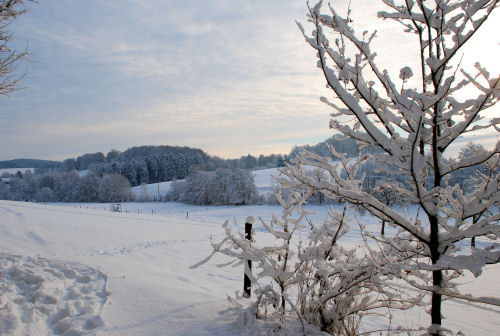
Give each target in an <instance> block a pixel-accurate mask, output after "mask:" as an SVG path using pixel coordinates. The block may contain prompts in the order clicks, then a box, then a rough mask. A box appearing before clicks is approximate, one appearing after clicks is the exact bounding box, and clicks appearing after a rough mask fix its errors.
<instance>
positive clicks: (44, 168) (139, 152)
mask: <svg viewBox="0 0 500 336" xmlns="http://www.w3.org/2000/svg"><path fill="white" fill-rule="evenodd" d="M328 145H332V146H333V147H334V148H335V150H336V151H338V152H342V153H346V154H347V155H348V156H350V157H353V156H357V155H359V153H364V152H366V151H370V148H363V149H360V148H359V146H358V145H357V144H356V142H355V141H353V140H352V139H344V138H343V137H341V136H339V135H334V136H332V137H330V138H329V139H327V140H325V141H323V142H320V143H318V144H316V145H312V146H311V145H306V146H296V147H294V148H293V149H292V151H291V152H290V154H285V155H281V154H271V155H259V156H252V155H246V156H242V157H240V158H239V159H222V158H220V157H217V156H211V155H208V154H207V153H205V152H204V151H202V150H201V149H196V148H190V147H178V146H139V147H132V148H129V149H127V150H125V151H124V152H119V151H117V150H114V149H113V150H111V151H109V152H108V153H107V154H106V155H104V154H103V153H101V152H98V153H90V154H84V155H81V156H78V157H77V158H69V159H66V160H64V161H61V162H60V161H47V160H34V159H16V160H9V161H0V168H35V173H45V172H49V171H58V172H71V171H73V170H78V171H82V170H89V171H91V172H94V173H96V174H97V175H99V176H100V177H102V176H105V175H109V174H120V175H122V176H124V177H125V178H126V179H127V180H128V181H129V183H130V185H131V186H136V185H141V184H144V183H156V182H164V181H171V180H175V179H184V178H186V176H188V173H189V171H190V170H191V169H193V168H196V169H203V170H206V171H215V170H216V169H218V168H224V169H237V168H239V169H258V168H273V167H283V166H284V165H285V163H286V162H289V161H290V160H291V159H293V158H294V157H295V156H296V155H297V153H299V152H300V151H301V150H304V149H306V150H308V151H311V152H314V153H317V154H319V155H326V154H327V153H328Z"/></svg>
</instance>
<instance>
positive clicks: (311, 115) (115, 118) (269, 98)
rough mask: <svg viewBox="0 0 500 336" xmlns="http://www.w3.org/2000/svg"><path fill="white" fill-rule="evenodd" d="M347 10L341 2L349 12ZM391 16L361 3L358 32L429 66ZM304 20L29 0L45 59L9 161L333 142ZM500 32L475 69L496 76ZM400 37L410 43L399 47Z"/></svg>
mask: <svg viewBox="0 0 500 336" xmlns="http://www.w3.org/2000/svg"><path fill="white" fill-rule="evenodd" d="M348 3H349V2H348V1H339V2H336V4H339V5H340V6H341V7H342V6H343V7H342V9H341V10H347V4H348ZM382 8H383V5H381V4H380V3H379V2H377V1H371V0H370V1H368V0H363V1H352V18H353V20H354V27H355V29H356V30H357V31H360V32H361V31H363V30H365V29H367V30H370V31H371V30H374V29H377V30H378V38H377V40H376V42H375V44H374V48H376V49H377V53H378V55H379V56H378V57H377V60H378V61H379V62H380V63H381V64H382V65H383V66H381V67H382V68H384V66H385V67H387V68H388V69H389V71H391V72H393V73H396V74H397V73H398V72H399V69H400V68H401V67H403V66H405V65H411V66H412V67H416V66H418V59H417V58H414V59H412V58H408V57H409V56H408V55H409V52H408V50H410V49H411V48H412V46H413V44H412V42H410V41H409V40H408V38H407V36H406V35H404V34H403V32H402V29H401V27H399V26H398V25H397V24H387V23H386V22H382V21H381V20H377V19H376V18H375V15H376V12H377V10H380V9H382ZM306 11H307V7H306V3H305V1H302V0H276V1H272V2H269V1H264V0H255V1H246V2H231V1H222V0H207V1H203V2H200V1H194V0H190V1H181V2H180V1H152V0H147V1H146V0H144V1H132V0H127V1H119V2H116V1H113V2H111V1H109V2H108V1H97V0H89V1H70V0H58V1H50V2H49V1H46V2H39V3H38V4H36V5H31V6H30V12H29V13H28V14H26V15H24V16H22V17H20V18H19V20H17V21H16V22H14V24H13V25H12V26H11V27H12V31H13V34H14V35H15V37H16V40H15V43H16V45H17V46H18V48H24V47H26V43H28V48H29V50H30V52H31V53H32V56H31V58H32V59H33V60H34V62H28V63H23V64H21V65H20V67H19V73H20V74H21V73H23V72H26V76H25V78H24V79H23V85H24V86H26V87H27V88H26V89H25V90H20V91H18V92H15V93H13V94H12V96H11V97H10V98H8V99H6V98H3V97H2V98H0V106H1V110H0V132H1V133H2V140H3V141H2V142H1V143H0V159H11V158H15V157H36V158H57V159H63V158H66V157H71V156H75V155H81V154H83V153H85V152H96V151H103V152H105V151H108V150H110V149H111V148H117V149H120V150H124V149H126V148H127V147H130V146H137V145H143V144H163V145H187V146H192V147H198V148H202V149H204V150H205V151H207V152H208V153H209V154H214V155H220V156H223V157H239V156H240V155H246V154H248V153H251V154H254V155H256V154H260V153H266V154H267V153H273V152H274V153H286V152H289V151H290V150H291V148H292V146H293V145H301V144H306V143H310V144H313V143H316V142H318V141H321V140H323V139H325V138H326V137H328V136H330V135H331V134H332V133H331V130H329V129H328V120H329V113H331V111H330V110H329V109H328V107H326V106H325V105H324V104H322V103H321V102H320V101H319V97H320V96H329V97H331V93H330V92H329V91H328V90H327V89H326V88H325V82H324V79H323V77H322V74H321V72H320V71H319V69H317V68H316V59H315V55H314V51H313V50H312V49H311V48H310V47H308V46H307V45H306V43H305V42H304V39H303V37H302V36H301V34H300V32H299V30H298V28H297V26H296V23H295V20H299V21H302V22H304V23H305V21H306V16H305V13H306ZM491 21H494V18H492V20H491ZM306 27H307V24H306ZM310 28H311V27H308V29H310ZM494 28H495V26H494V25H490V26H488V27H484V30H485V31H486V33H485V34H484V35H481V36H479V37H478V39H477V40H478V41H476V42H474V43H476V44H474V45H473V46H474V48H471V49H469V51H470V53H469V52H468V53H467V55H466V56H464V64H465V65H469V64H471V62H472V61H473V60H474V59H477V58H481V59H484V62H485V65H487V66H491V67H493V69H492V73H498V72H499V71H498V70H499V65H498V62H497V61H496V58H495V56H497V55H498V54H499V53H498V48H499V45H498V38H497V37H496V35H495V37H494V38H497V40H492V35H491V34H492V33H491V32H492V31H494ZM400 37H402V38H403V40H402V41H405V43H398V44H394V43H392V41H393V40H395V39H397V38H400ZM492 41H493V42H492ZM495 41H496V42H495ZM486 51H488V52H486ZM469 55H470V56H469ZM469 59H470V60H469ZM396 78H397V75H396Z"/></svg>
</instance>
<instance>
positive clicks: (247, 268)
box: [243, 216, 255, 298]
mask: <svg viewBox="0 0 500 336" xmlns="http://www.w3.org/2000/svg"><path fill="white" fill-rule="evenodd" d="M253 223H255V218H254V217H252V216H248V217H247V219H246V221H245V239H248V240H249V241H250V242H251V241H252V225H253ZM243 265H244V266H243V297H246V298H249V297H250V295H251V294H252V281H251V280H250V277H249V276H248V274H251V273H252V261H251V260H246V261H245V262H243Z"/></svg>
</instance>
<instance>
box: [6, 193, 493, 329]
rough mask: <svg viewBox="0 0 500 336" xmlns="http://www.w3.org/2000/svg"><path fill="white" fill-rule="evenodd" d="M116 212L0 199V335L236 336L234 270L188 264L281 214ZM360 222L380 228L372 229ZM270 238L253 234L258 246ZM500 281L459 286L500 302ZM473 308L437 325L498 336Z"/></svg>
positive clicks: (140, 208)
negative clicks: (227, 232) (227, 233)
mask: <svg viewBox="0 0 500 336" xmlns="http://www.w3.org/2000/svg"><path fill="white" fill-rule="evenodd" d="M105 209H106V210H105ZM311 209H312V210H316V211H317V212H319V214H317V215H315V216H312V217H313V218H315V219H320V218H321V217H323V216H324V215H325V214H326V212H327V207H325V206H312V207H311ZM123 211H124V212H121V213H116V212H111V211H109V204H57V205H43V204H33V203H23V202H9V201H0V218H1V221H0V236H1V237H2V239H1V241H0V252H1V254H0V267H1V268H0V270H1V273H0V287H1V288H2V289H3V290H2V292H0V334H1V335H14V336H17V335H35V334H36V335H52V334H55V333H61V334H62V333H63V332H66V333H64V334H65V335H84V334H97V335H239V334H242V333H243V332H244V330H243V329H242V328H241V326H240V325H237V324H235V323H234V321H235V320H236V317H235V316H231V315H227V314H226V315H221V314H219V312H220V311H223V310H224V309H226V308H227V301H226V296H227V295H232V294H233V293H234V292H235V291H236V290H241V287H242V272H243V270H242V269H240V268H241V267H236V268H233V267H229V268H218V267H216V264H217V263H221V262H224V261H227V259H223V258H222V257H219V256H217V257H216V258H215V259H214V260H212V261H210V262H209V263H208V264H205V265H203V266H201V267H200V268H198V269H194V270H193V269H190V268H189V266H191V265H193V264H195V263H197V262H198V261H200V260H201V259H203V258H204V257H205V256H207V255H208V254H209V252H210V250H211V247H210V237H211V235H213V234H215V235H216V236H218V237H219V238H220V237H221V235H222V228H221V224H222V223H223V222H224V220H225V219H227V218H229V219H230V221H231V225H235V226H238V227H239V228H242V227H243V224H244V220H245V218H246V217H247V216H248V215H253V216H256V217H259V216H263V217H264V218H266V219H269V218H270V216H271V214H272V213H275V214H280V208H279V207H278V206H245V207H205V206H190V205H185V204H178V203H125V204H123ZM125 211H127V212H125ZM137 212H139V213H137ZM367 224H368V225H369V226H372V229H373V230H377V229H378V223H376V222H372V223H367ZM356 237H357V234H356V231H355V230H353V232H351V233H350V234H349V235H348V237H347V238H348V240H349V241H348V243H349V244H356V239H357V238H356ZM269 238H270V237H269V235H268V234H265V233H264V232H263V231H262V230H257V233H256V240H257V242H259V241H262V240H266V239H269ZM216 239H217V237H216ZM499 276H500V268H499V267H498V266H494V267H490V268H488V269H487V271H486V272H485V274H484V276H483V277H481V278H480V279H479V280H476V281H475V282H474V284H472V283H470V284H467V285H466V286H468V287H470V288H471V290H472V293H473V294H475V295H493V296H496V297H500V288H499V287H500V286H498V278H499ZM467 281H468V280H466V281H465V282H467ZM478 307H480V305H476V304H470V303H463V302H459V301H449V302H447V303H445V310H444V312H445V315H446V317H448V318H447V319H446V320H445V322H444V323H445V326H447V327H450V328H452V329H455V330H457V329H462V330H463V331H464V332H465V333H466V334H467V335H496V334H497V333H496V331H497V329H498V327H499V326H500V323H499V321H500V314H499V312H498V309H492V308H486V309H484V308H482V309H480V308H478ZM395 319H398V321H399V322H400V323H404V324H405V325H409V326H411V325H416V323H419V324H420V325H426V324H427V323H428V322H427V321H428V319H427V315H426V313H425V312H424V311H422V310H414V311H410V312H405V313H403V314H400V315H399V316H397V317H395ZM381 321H382V320H381V319H371V320H370V321H367V322H369V325H370V326H377V325H380V323H381ZM34 330H36V332H34Z"/></svg>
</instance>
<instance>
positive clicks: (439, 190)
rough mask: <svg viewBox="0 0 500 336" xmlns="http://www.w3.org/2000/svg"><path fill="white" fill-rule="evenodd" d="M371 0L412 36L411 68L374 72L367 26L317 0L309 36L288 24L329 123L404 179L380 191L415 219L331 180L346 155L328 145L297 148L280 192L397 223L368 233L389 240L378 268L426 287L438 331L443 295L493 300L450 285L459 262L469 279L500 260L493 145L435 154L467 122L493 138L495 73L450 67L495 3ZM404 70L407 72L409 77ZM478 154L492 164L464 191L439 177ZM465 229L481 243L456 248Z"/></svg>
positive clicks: (352, 181)
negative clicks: (318, 86) (307, 60)
mask: <svg viewBox="0 0 500 336" xmlns="http://www.w3.org/2000/svg"><path fill="white" fill-rule="evenodd" d="M382 1H383V2H384V3H385V4H386V5H387V6H388V8H389V10H388V11H386V12H380V13H379V14H378V16H379V17H380V18H382V19H390V20H395V21H396V22H398V23H400V24H402V26H403V28H404V30H405V32H407V33H408V38H409V39H415V40H416V41H417V43H418V46H419V47H418V48H417V49H416V50H415V53H417V54H418V58H419V60H420V64H419V65H418V67H416V68H413V69H412V68H411V67H409V66H406V65H405V64H404V63H403V64H402V68H401V70H400V72H399V73H397V74H395V75H394V74H391V73H390V72H389V71H387V70H384V69H382V68H380V65H379V64H377V58H376V53H375V52H374V51H373V50H372V49H371V43H372V41H373V39H374V38H375V32H368V31H365V32H363V33H361V34H359V33H357V32H355V31H354V29H353V28H352V20H351V19H350V18H349V14H348V15H347V17H343V16H342V15H340V14H339V13H338V12H337V11H336V10H335V9H334V8H333V7H331V6H328V8H324V7H325V6H322V5H323V4H322V1H319V2H318V3H317V4H316V5H315V6H313V7H310V8H309V23H310V24H312V26H313V31H312V33H311V34H308V33H307V32H306V29H305V28H304V27H303V26H302V25H301V24H299V26H300V28H301V30H302V32H303V34H304V37H305V38H306V41H307V42H308V43H309V44H310V45H311V47H313V48H314V49H315V50H316V52H317V57H318V67H319V68H320V69H321V70H322V72H323V74H324V77H325V79H326V82H327V86H328V88H330V89H331V90H332V93H333V98H334V99H327V98H324V97H323V98H322V101H323V102H324V103H326V104H328V105H329V106H330V107H331V108H332V110H333V114H332V116H333V119H332V120H331V122H330V127H331V128H332V129H334V130H336V131H338V132H340V133H342V134H343V135H345V136H346V137H348V138H353V139H355V140H356V141H357V142H358V143H360V144H363V145H371V146H377V147H379V148H380V149H381V150H382V153H376V154H372V155H366V157H365V158H368V157H369V156H372V159H373V160H375V162H376V163H377V164H378V169H379V170H381V171H386V172H390V173H391V174H400V175H404V176H407V177H408V180H407V183H406V185H386V186H385V187H386V188H392V189H393V190H395V191H396V192H398V193H399V194H401V195H402V196H404V197H405V198H406V199H408V200H409V201H410V202H412V203H415V204H417V205H418V206H419V212H420V216H419V217H417V218H410V217H409V216H405V215H403V214H401V213H399V212H397V211H396V210H394V209H392V208H391V207H389V206H387V205H386V204H384V203H383V202H381V201H379V200H377V198H375V197H374V196H371V195H370V194H368V193H367V192H365V191H363V189H362V182H363V178H359V179H356V178H349V179H347V180H345V179H342V178H341V177H340V174H339V173H338V170H337V167H336V165H335V164H334V163H332V162H333V161H332V157H334V158H336V159H340V160H341V162H342V163H343V164H344V166H349V163H348V162H347V159H346V158H344V156H343V155H342V154H340V153H337V152H336V151H335V149H334V148H333V147H332V146H330V152H331V155H332V157H323V156H319V155H316V154H313V153H309V152H306V151H305V152H302V153H301V155H299V156H298V157H297V158H296V159H295V164H294V165H291V166H288V167H287V168H284V169H283V171H282V172H283V173H284V174H286V175H287V176H288V178H289V180H290V182H289V185H288V186H289V187H290V188H291V187H295V188H302V189H304V190H309V191H316V192H321V193H323V194H324V195H325V196H326V197H329V198H341V199H343V200H345V201H346V202H347V203H350V204H352V205H355V206H361V207H363V208H365V209H366V210H367V211H368V212H369V213H370V214H371V215H372V216H375V217H378V218H379V219H380V220H382V221H386V222H388V223H391V224H392V225H394V226H396V227H397V228H398V230H397V232H396V233H394V234H389V235H388V234H387V233H386V235H385V236H383V237H382V236H378V235H375V234H374V235H372V238H373V239H376V240H377V241H379V242H381V243H384V244H386V246H389V247H390V248H389V249H388V250H387V251H390V252H388V253H387V255H386V256H385V258H386V262H388V261H390V260H394V263H393V264H392V265H391V267H390V269H389V268H387V270H386V271H387V272H392V273H393V274H394V275H395V276H396V277H398V278H399V279H402V280H404V281H406V282H407V283H408V284H410V285H412V286H413V287H415V288H417V289H418V290H420V291H423V292H424V293H429V296H430V301H429V303H428V304H429V305H430V318H431V326H430V327H429V328H428V330H427V332H428V334H430V335H441V334H443V333H444V329H443V328H442V326H441V325H442V320H441V319H442V317H441V316H442V311H441V303H442V299H443V298H444V297H452V298H459V299H465V300H469V301H476V302H483V303H488V304H493V305H500V300H498V299H495V298H478V297H473V296H471V295H466V294H463V293H461V292H460V291H459V290H458V289H457V287H456V286H455V281H454V280H456V279H457V278H458V277H459V276H460V275H462V273H463V272H464V270H468V271H470V272H472V273H473V274H474V275H475V276H479V275H480V274H481V272H482V270H483V268H484V266H485V265H486V264H494V263H499V261H500V251H499V244H498V241H499V238H500V225H499V224H498V221H499V219H500V214H499V210H498V204H499V202H500V173H499V167H498V159H497V158H498V156H499V153H500V143H497V144H496V146H495V147H494V148H492V149H489V150H484V151H481V152H475V153H472V154H471V155H470V156H468V157H467V158H465V159H463V160H461V161H452V163H450V161H449V160H447V159H446V156H447V154H448V152H449V148H450V146H452V145H453V144H454V143H455V142H457V140H458V138H459V137H461V136H468V134H471V133H472V132H474V131H477V130H483V131H488V132H490V133H491V134H492V136H493V137H494V136H495V134H498V133H499V132H500V118H498V117H491V118H490V119H488V118H486V114H485V112H486V111H487V110H488V109H489V108H491V107H492V106H493V105H494V104H495V103H497V102H498V100H499V96H500V92H499V89H500V84H499V78H494V77H491V76H490V74H489V72H488V71H487V70H486V69H485V68H483V67H482V66H481V64H480V63H479V62H477V63H476V64H475V69H473V70H466V69H462V67H461V64H460V60H461V59H460V58H461V54H462V51H461V49H462V48H463V47H464V46H465V45H466V44H467V42H468V41H469V40H470V39H471V38H473V37H474V35H475V33H476V32H477V31H478V30H479V29H480V28H481V26H482V24H483V23H484V22H485V21H486V20H487V19H488V18H489V17H490V15H491V13H492V11H493V10H495V8H496V7H498V4H499V1H498V0H496V1H495V0H455V1H452V0H435V1H423V0H399V1H393V0H382ZM392 43H398V42H397V41H393V42H392ZM492 43H498V42H493V41H492ZM404 61H405V60H404V59H396V60H395V62H404ZM414 74H415V75H416V76H418V77H417V80H414V81H413V82H409V81H408V80H409V79H410V78H412V77H413V76H414ZM410 83H416V84H415V87H412V86H411V84H410ZM417 86H418V87H417ZM365 158H358V159H357V162H358V163H361V162H362V161H363V159H365ZM492 159H493V160H492ZM486 162H488V163H489V164H490V165H491V164H496V166H495V167H490V169H489V170H488V172H489V173H488V174H484V173H483V174H481V175H480V176H479V178H478V179H477V182H476V183H475V184H474V186H473V188H472V190H469V191H466V190H462V188H461V187H460V186H459V185H452V184H451V183H450V176H451V175H452V174H453V173H455V172H460V171H461V170H464V169H468V168H470V167H479V166H480V165H482V164H483V163H486ZM303 165H308V166H312V167H315V168H317V169H321V170H324V171H325V172H327V173H328V176H329V178H328V179H325V180H320V181H318V180H317V179H315V178H312V177H310V176H308V175H307V174H305V173H304V171H305V170H304V169H302V168H301V166H303ZM382 187H384V186H383V185H382ZM486 210H490V211H486ZM477 218H480V219H479V220H475V219H477ZM473 237H476V238H475V239H477V240H482V241H483V242H484V244H481V245H479V244H476V246H475V248H471V249H468V250H466V251H460V249H459V247H458V246H457V243H459V242H460V241H463V240H469V239H471V238H473ZM402 260H404V262H402Z"/></svg>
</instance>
